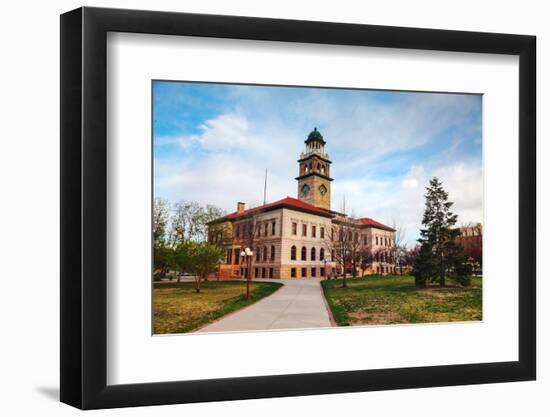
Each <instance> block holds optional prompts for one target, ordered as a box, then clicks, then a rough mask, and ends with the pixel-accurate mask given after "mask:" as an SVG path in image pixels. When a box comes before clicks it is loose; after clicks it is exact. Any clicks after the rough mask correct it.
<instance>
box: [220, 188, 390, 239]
mask: <svg viewBox="0 0 550 417" xmlns="http://www.w3.org/2000/svg"><path fill="white" fill-rule="evenodd" d="M278 208H289V209H294V210H298V211H305V212H308V213H313V214H318V215H321V216H325V217H334V214H333V213H331V212H330V211H329V210H325V209H323V208H320V207H316V206H314V205H311V204H309V203H306V202H304V201H302V200H299V199H297V198H293V197H288V196H287V197H286V198H283V199H282V200H277V201H274V202H273V203H267V204H264V205H261V206H258V207H253V208H251V209H248V210H244V211H243V212H241V213H239V212H238V211H235V212H233V213H230V214H228V215H227V216H223V217H220V218H219V219H216V220H214V221H212V222H211V223H219V222H222V221H227V220H229V221H231V220H235V219H238V218H241V217H246V216H248V215H250V214H253V213H256V212H262V211H269V210H275V209H278ZM357 221H358V222H359V223H361V224H364V225H368V226H372V227H376V228H378V229H382V230H388V231H391V232H395V230H394V229H393V228H391V227H389V226H386V225H384V224H382V223H379V222H377V221H376V220H373V219H371V218H369V217H363V218H361V219H357Z"/></svg>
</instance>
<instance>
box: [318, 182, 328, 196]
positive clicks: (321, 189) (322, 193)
mask: <svg viewBox="0 0 550 417" xmlns="http://www.w3.org/2000/svg"><path fill="white" fill-rule="evenodd" d="M319 192H320V193H321V195H325V194H326V193H327V187H325V185H324V184H322V185H321V186H320V187H319Z"/></svg>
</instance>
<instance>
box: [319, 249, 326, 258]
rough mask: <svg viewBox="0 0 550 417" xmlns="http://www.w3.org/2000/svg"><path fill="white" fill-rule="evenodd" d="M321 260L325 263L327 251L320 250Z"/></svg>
mask: <svg viewBox="0 0 550 417" xmlns="http://www.w3.org/2000/svg"><path fill="white" fill-rule="evenodd" d="M319 260H320V261H324V260H325V249H324V248H321V249H320V250H319Z"/></svg>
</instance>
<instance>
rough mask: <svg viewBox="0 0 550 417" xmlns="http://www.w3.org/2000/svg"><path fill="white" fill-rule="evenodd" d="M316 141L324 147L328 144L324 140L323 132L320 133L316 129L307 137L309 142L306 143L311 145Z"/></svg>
mask: <svg viewBox="0 0 550 417" xmlns="http://www.w3.org/2000/svg"><path fill="white" fill-rule="evenodd" d="M314 141H315V142H320V143H321V144H322V145H324V144H325V143H326V142H325V140H324V139H323V135H321V132H319V131H318V130H317V128H316V127H315V128H314V129H313V130H312V131H311V132H310V134H309V135H308V136H307V140H306V141H305V142H306V143H311V142H314Z"/></svg>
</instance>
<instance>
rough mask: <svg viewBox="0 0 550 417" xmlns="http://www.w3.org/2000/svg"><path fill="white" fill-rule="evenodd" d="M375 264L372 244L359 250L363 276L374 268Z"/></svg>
mask: <svg viewBox="0 0 550 417" xmlns="http://www.w3.org/2000/svg"><path fill="white" fill-rule="evenodd" d="M373 263H374V249H373V246H372V244H371V243H370V242H369V243H368V244H365V245H362V246H361V247H360V249H359V264H360V266H361V276H365V271H367V270H368V269H369V268H372V264H373Z"/></svg>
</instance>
